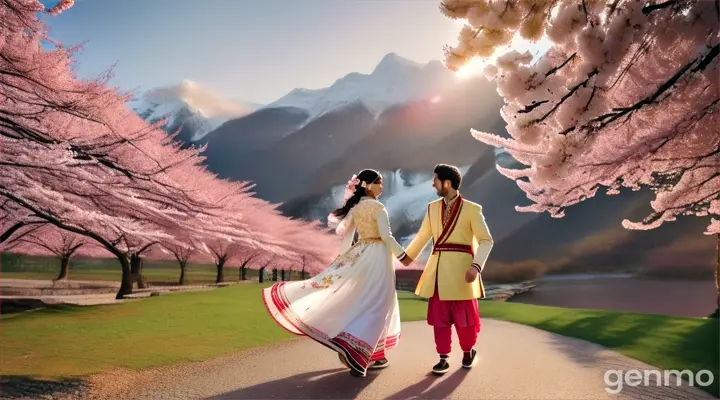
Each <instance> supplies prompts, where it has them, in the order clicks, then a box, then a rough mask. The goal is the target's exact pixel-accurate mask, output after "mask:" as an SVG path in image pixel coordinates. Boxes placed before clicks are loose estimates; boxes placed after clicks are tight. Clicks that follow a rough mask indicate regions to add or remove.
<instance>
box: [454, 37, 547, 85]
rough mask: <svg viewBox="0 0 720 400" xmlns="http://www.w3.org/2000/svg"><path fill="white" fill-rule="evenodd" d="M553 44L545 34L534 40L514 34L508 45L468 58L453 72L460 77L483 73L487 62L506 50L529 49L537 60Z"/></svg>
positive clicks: (521, 50)
mask: <svg viewBox="0 0 720 400" xmlns="http://www.w3.org/2000/svg"><path fill="white" fill-rule="evenodd" d="M552 46H553V43H552V41H550V39H548V38H547V37H546V36H543V37H542V38H541V39H540V40H538V41H536V42H531V41H529V40H526V39H523V38H522V37H521V36H520V34H519V33H518V34H516V35H515V37H514V38H513V39H512V41H511V42H510V44H509V45H507V46H502V47H498V48H497V49H496V50H495V52H494V53H493V54H492V55H491V56H490V57H484V58H481V57H476V58H473V59H472V60H470V62H468V63H467V64H465V66H463V67H462V68H460V69H459V70H457V71H456V72H455V75H456V76H457V77H458V78H460V79H466V78H471V77H475V76H478V75H482V74H483V70H484V69H485V67H486V66H487V65H488V64H494V63H495V61H497V58H498V57H499V56H500V55H502V54H505V53H506V52H508V51H511V50H516V51H518V52H520V53H524V52H526V51H530V53H531V54H533V55H534V60H533V63H534V62H535V61H537V60H538V59H539V58H540V57H542V55H543V54H545V53H546V52H547V51H548V50H549V49H550V48H551V47H552Z"/></svg>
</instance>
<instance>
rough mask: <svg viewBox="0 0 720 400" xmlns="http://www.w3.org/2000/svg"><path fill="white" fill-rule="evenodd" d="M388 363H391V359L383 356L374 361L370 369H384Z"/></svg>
mask: <svg viewBox="0 0 720 400" xmlns="http://www.w3.org/2000/svg"><path fill="white" fill-rule="evenodd" d="M388 365H390V361H388V359H387V358H383V359H382V360H377V361H374V362H373V363H372V364H370V366H369V367H368V369H383V368H387V366H388Z"/></svg>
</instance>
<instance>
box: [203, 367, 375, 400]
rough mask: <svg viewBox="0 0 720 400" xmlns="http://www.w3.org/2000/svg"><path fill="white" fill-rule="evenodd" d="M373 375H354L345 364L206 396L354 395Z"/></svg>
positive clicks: (217, 399)
mask: <svg viewBox="0 0 720 400" xmlns="http://www.w3.org/2000/svg"><path fill="white" fill-rule="evenodd" d="M376 378H377V375H375V374H373V373H369V374H368V375H367V376H366V377H365V378H355V377H353V376H350V374H349V373H348V370H347V369H345V368H336V369H328V370H324V371H315V372H306V373H302V374H298V375H293V376H290V377H287V378H282V379H278V380H274V381H270V382H265V383H261V384H259V385H255V386H250V387H247V388H243V389H238V390H235V391H232V392H227V393H223V394H221V395H218V396H213V397H209V398H208V400H231V399H354V398H355V397H357V396H358V394H360V392H362V390H363V389H365V388H366V387H367V386H368V385H370V384H371V383H372V382H373V381H374V380H375V379H376Z"/></svg>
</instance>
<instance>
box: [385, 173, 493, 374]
mask: <svg viewBox="0 0 720 400" xmlns="http://www.w3.org/2000/svg"><path fill="white" fill-rule="evenodd" d="M434 173H435V176H434V179H433V187H434V188H435V191H436V192H437V194H438V196H441V199H438V200H435V201H433V202H431V203H429V204H428V205H427V212H426V214H425V218H424V219H423V222H422V225H421V226H420V231H419V232H418V234H417V235H416V236H415V238H414V239H413V241H412V242H411V243H410V245H409V246H408V247H407V249H406V250H405V253H403V254H401V255H400V256H399V257H398V259H399V260H400V261H401V262H402V263H403V264H404V265H409V264H410V263H412V262H413V260H414V259H415V258H417V256H418V255H419V254H420V252H421V251H422V249H423V248H424V247H425V245H426V244H427V242H428V240H429V239H430V238H431V237H432V239H433V250H432V254H431V255H430V258H429V259H428V261H427V264H426V265H425V270H424V271H423V273H422V275H421V276H420V281H419V282H418V284H417V288H416V289H415V294H416V295H418V296H420V297H424V298H428V299H429V301H428V311H427V321H428V324H429V325H432V326H433V329H434V334H435V347H436V350H437V352H438V354H439V356H440V361H439V362H438V363H437V364H436V365H435V366H433V368H432V370H433V372H434V373H435V374H437V375H442V374H444V373H446V372H447V371H448V369H449V368H450V364H449V363H448V357H449V355H450V349H451V344H452V326H453V325H455V331H456V332H457V335H458V339H459V341H460V347H461V348H462V350H463V359H462V366H463V367H464V368H472V367H473V365H474V363H475V356H476V355H477V351H476V350H475V349H474V347H475V343H476V342H477V335H478V333H479V332H480V316H479V314H478V303H477V299H478V298H484V297H485V289H484V287H483V283H482V278H480V273H481V272H482V270H483V268H484V267H485V261H486V260H487V258H488V255H489V254H490V250H491V249H492V246H493V239H492V237H491V236H490V232H489V231H488V228H487V225H486V224H485V219H484V217H483V214H482V207H480V205H478V204H476V203H473V202H471V201H468V200H465V199H463V198H462V196H460V193H459V192H458V190H459V189H460V184H461V183H462V176H461V174H460V170H459V169H458V168H457V167H455V166H452V165H446V164H438V165H437V166H435V170H434Z"/></svg>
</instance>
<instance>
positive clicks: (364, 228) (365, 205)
mask: <svg viewBox="0 0 720 400" xmlns="http://www.w3.org/2000/svg"><path fill="white" fill-rule="evenodd" d="M382 208H383V205H382V204H381V203H380V202H378V201H377V200H373V199H369V198H366V199H363V200H361V201H360V203H358V205H356V206H355V207H353V209H352V210H351V211H350V212H351V213H352V217H353V220H354V222H355V227H356V229H357V232H358V237H359V238H358V241H357V242H355V243H354V244H353V245H352V247H350V249H349V250H348V251H346V252H345V253H343V254H340V255H338V256H337V257H336V258H335V260H333V262H332V264H330V266H329V267H328V269H327V270H325V272H323V273H321V274H318V275H316V276H315V277H313V278H311V279H309V280H307V281H305V282H303V284H302V286H301V288H303V289H306V288H308V287H311V288H313V289H327V288H329V287H330V286H332V285H333V284H335V283H336V282H337V280H339V279H341V278H342V268H344V267H347V266H352V265H354V264H355V263H356V262H357V260H358V258H360V255H361V254H362V252H363V251H364V250H365V247H366V246H367V245H369V244H372V243H382V241H383V240H382V238H381V237H380V231H379V229H378V226H377V219H376V214H377V212H378V211H380V210H381V209H382Z"/></svg>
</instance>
